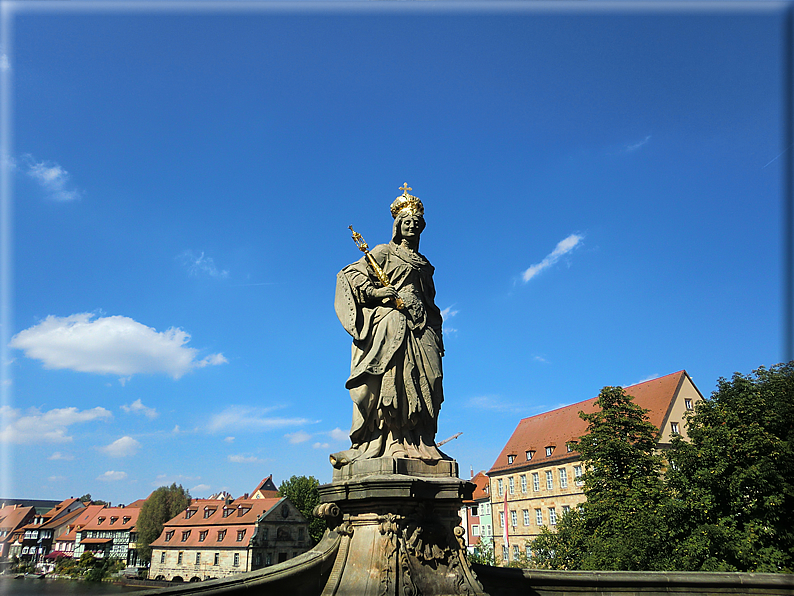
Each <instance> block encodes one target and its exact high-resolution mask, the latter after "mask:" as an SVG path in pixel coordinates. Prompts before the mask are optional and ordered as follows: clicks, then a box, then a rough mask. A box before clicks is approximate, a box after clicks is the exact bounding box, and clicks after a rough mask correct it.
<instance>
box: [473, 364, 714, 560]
mask: <svg viewBox="0 0 794 596" xmlns="http://www.w3.org/2000/svg"><path fill="white" fill-rule="evenodd" d="M625 390H626V393H627V394H628V395H631V396H632V397H633V398H634V400H633V401H634V403H635V404H637V405H639V406H640V407H642V408H644V409H646V410H648V418H649V421H650V422H651V423H652V424H653V425H654V426H656V428H658V429H659V433H658V436H657V446H658V448H659V449H660V450H664V449H667V448H669V447H670V444H671V440H672V437H673V435H675V434H680V435H682V436H683V437H684V438H686V427H685V424H684V421H685V415H686V413H687V412H689V411H692V410H693V409H694V407H695V404H696V403H697V402H698V401H699V400H702V399H703V396H702V395H701V393H700V391H699V390H698V389H697V387H696V386H695V384H694V383H693V382H692V379H691V378H690V377H689V375H688V374H687V373H686V371H684V370H682V371H679V372H676V373H673V374H670V375H666V376H664V377H659V378H656V379H653V380H650V381H646V382H643V383H639V384H636V385H631V386H629V387H625ZM596 400H597V398H592V399H588V400H585V401H581V402H578V403H575V404H572V405H570V406H566V407H563V408H558V409H556V410H552V411H550V412H545V413H543V414H538V415H536V416H531V417H529V418H524V419H523V420H521V421H520V422H519V423H518V426H517V427H516V429H515V431H514V432H513V434H512V436H511V437H510V439H509V440H508V441H507V443H506V444H505V446H504V448H503V449H502V450H501V452H500V453H499V456H498V457H497V459H496V461H495V462H494V464H493V465H492V466H491V469H490V470H488V472H487V473H486V472H480V473H478V474H477V475H476V476H474V477H473V478H472V482H474V484H475V490H474V495H473V497H472V500H471V501H467V502H465V503H464V506H463V509H462V510H461V519H462V520H463V522H462V523H463V527H464V529H465V531H466V541H467V545H468V547H469V549H470V550H471V551H473V550H474V549H475V547H476V546H478V545H479V544H481V543H487V544H488V545H489V546H490V547H491V548H492V549H493V552H494V554H495V555H496V557H497V559H500V560H501V561H502V562H505V563H506V562H509V561H515V560H519V559H521V558H522V557H523V556H531V544H532V541H533V540H534V539H535V538H536V537H537V536H538V535H539V534H540V532H541V530H542V529H543V528H550V529H553V528H554V527H555V526H556V525H557V522H558V520H559V519H561V517H562V516H563V515H564V514H565V513H567V512H568V511H570V510H571V508H573V507H576V506H578V505H579V504H580V503H582V502H584V500H585V495H584V492H583V482H582V480H581V477H582V473H583V469H582V461H581V457H580V455H579V453H578V452H577V451H576V450H575V448H574V447H573V446H572V445H571V441H575V440H577V439H578V438H579V437H581V436H582V435H583V434H585V432H586V430H587V424H586V422H585V421H584V420H582V419H581V418H580V417H579V412H585V413H592V412H594V411H595V410H596V406H595V402H596Z"/></svg>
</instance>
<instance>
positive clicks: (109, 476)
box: [97, 470, 127, 482]
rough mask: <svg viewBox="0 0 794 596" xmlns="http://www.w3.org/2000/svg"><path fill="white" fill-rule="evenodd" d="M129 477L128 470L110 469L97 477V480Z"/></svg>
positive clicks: (105, 480)
mask: <svg viewBox="0 0 794 596" xmlns="http://www.w3.org/2000/svg"><path fill="white" fill-rule="evenodd" d="M126 477H127V472H117V471H115V470H108V471H107V472H105V473H104V474H102V475H101V476H99V477H98V478H97V480H102V481H104V482H116V481H118V480H124V479H125V478H126Z"/></svg>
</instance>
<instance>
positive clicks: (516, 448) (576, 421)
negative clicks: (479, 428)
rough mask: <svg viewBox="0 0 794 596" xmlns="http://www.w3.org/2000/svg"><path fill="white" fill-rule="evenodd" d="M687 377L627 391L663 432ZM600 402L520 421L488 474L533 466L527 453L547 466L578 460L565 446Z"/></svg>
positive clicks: (682, 374)
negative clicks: (581, 415) (549, 449)
mask: <svg viewBox="0 0 794 596" xmlns="http://www.w3.org/2000/svg"><path fill="white" fill-rule="evenodd" d="M687 377H688V375H687V373H686V371H683V370H681V371H678V372H675V373H672V374H669V375H666V376H664V377H659V378H657V379H652V380H650V381H645V382H644V383H638V384H636V385H631V386H629V387H625V390H626V393H627V394H629V395H631V396H632V397H633V398H634V400H633V401H634V403H635V404H637V405H638V406H640V407H642V408H644V409H646V410H648V414H647V415H648V419H649V421H650V422H651V424H653V425H654V426H656V427H657V428H660V427H661V426H662V423H663V422H664V419H665V417H666V415H667V412H668V410H669V408H670V406H671V404H672V402H673V399H674V398H675V396H676V394H677V393H678V390H679V388H680V387H681V384H682V383H683V381H684V379H685V378H687ZM597 399H598V398H597V397H594V398H592V399H588V400H585V401H581V402H579V403H575V404H572V405H570V406H565V407H563V408H558V409H556V410H552V411H551V412H545V413H543V414H538V415H537V416H531V417H529V418H524V419H523V420H521V421H520V422H519V423H518V427H516V430H515V431H514V432H513V436H511V437H510V440H509V441H507V444H506V445H505V447H504V449H502V452H501V453H500V454H499V457H498V458H497V459H496V461H495V462H494V464H493V466H492V467H491V469H490V470H489V471H488V474H489V475H490V474H493V473H494V472H503V471H507V470H511V469H519V468H524V467H526V465H527V464H529V463H530V462H528V461H527V458H526V452H527V451H534V452H535V453H534V456H533V458H532V461H531V464H545V463H548V462H554V461H559V460H562V459H567V458H570V457H578V453H577V452H576V451H573V452H570V453H569V452H568V450H567V447H566V443H567V442H568V441H571V440H576V439H578V438H579V437H581V436H582V435H583V434H585V432H586V431H587V423H586V422H585V421H584V420H582V419H581V418H579V412H580V411H583V412H585V413H588V414H589V413H592V412H594V411H595V410H596V406H595V402H596V400H597ZM546 447H554V450H553V452H552V455H551V456H548V457H547V456H546ZM508 455H514V456H515V460H514V461H513V463H512V464H508V463H507V461H508V459H507V456H508Z"/></svg>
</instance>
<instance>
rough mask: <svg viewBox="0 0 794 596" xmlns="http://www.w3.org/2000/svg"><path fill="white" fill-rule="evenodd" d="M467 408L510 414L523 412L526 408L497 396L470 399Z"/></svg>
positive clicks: (480, 396)
mask: <svg viewBox="0 0 794 596" xmlns="http://www.w3.org/2000/svg"><path fill="white" fill-rule="evenodd" d="M466 407H467V408H475V409H477V410H492V411H494V412H510V413H513V414H516V413H519V412H523V411H524V410H525V409H526V408H524V407H522V406H521V405H520V404H517V403H514V402H510V401H507V400H505V399H504V398H503V397H500V396H498V395H478V396H475V397H470V398H469V400H468V401H467V402H466Z"/></svg>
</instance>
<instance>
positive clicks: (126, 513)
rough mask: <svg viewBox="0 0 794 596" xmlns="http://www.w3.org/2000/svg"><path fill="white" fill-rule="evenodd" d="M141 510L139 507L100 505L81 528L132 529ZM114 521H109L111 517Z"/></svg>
mask: <svg viewBox="0 0 794 596" xmlns="http://www.w3.org/2000/svg"><path fill="white" fill-rule="evenodd" d="M140 512H141V510H140V508H139V507H102V508H101V509H100V510H99V511H98V512H97V514H96V515H95V516H94V517H93V518H91V520H89V521H88V523H86V524H85V525H83V527H82V528H80V529H81V531H82V530H132V529H133V528H134V527H135V522H136V521H138V515H139V514H140ZM113 518H115V521H113V523H111V521H112V519H113Z"/></svg>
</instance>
